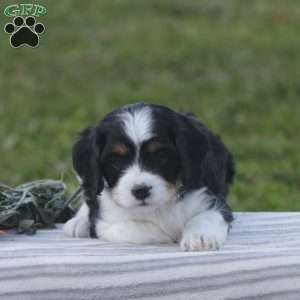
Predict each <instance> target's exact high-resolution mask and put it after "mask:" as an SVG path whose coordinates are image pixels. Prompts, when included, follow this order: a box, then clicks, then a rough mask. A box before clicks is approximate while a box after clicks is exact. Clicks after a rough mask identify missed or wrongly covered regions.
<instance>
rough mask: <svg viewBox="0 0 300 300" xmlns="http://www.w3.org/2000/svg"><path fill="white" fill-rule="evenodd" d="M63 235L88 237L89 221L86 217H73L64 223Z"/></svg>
mask: <svg viewBox="0 0 300 300" xmlns="http://www.w3.org/2000/svg"><path fill="white" fill-rule="evenodd" d="M64 234H65V236H70V237H78V238H85V237H89V221H88V218H84V217H75V218H72V219H70V220H69V221H68V222H67V223H65V225H64Z"/></svg>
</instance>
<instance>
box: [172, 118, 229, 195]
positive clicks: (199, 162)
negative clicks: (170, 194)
mask: <svg viewBox="0 0 300 300" xmlns="http://www.w3.org/2000/svg"><path fill="white" fill-rule="evenodd" d="M176 146H177V149H178V152H179V155H180V158H181V172H182V183H183V187H184V189H185V190H186V191H190V190H195V189H199V188H201V187H207V188H208V190H209V191H211V192H213V193H214V194H215V195H222V196H225V195H226V194H227V190H228V182H227V178H226V177H227V176H226V173H227V165H228V158H229V153H228V151H227V150H226V148H225V146H224V145H223V143H222V142H221V140H219V138H217V137H216V136H214V135H213V134H212V133H211V132H210V131H209V130H208V129H207V128H206V127H205V126H204V125H202V124H201V123H200V122H199V121H197V120H196V118H195V117H193V116H191V115H182V114H180V115H179V118H178V125H177V129H176Z"/></svg>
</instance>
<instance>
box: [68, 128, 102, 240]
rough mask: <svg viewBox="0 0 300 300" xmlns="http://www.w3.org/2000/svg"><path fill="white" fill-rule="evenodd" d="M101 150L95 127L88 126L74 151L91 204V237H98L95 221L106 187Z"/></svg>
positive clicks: (86, 195) (85, 192)
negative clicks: (100, 161)
mask: <svg viewBox="0 0 300 300" xmlns="http://www.w3.org/2000/svg"><path fill="white" fill-rule="evenodd" d="M100 152H101V149H100V145H99V143H98V142H97V132H96V128H95V127H88V128H87V129H85V130H84V131H83V132H82V133H81V135H80V138H79V140H78V141H77V142H76V143H75V144H74V146H73V151H72V159H73V166H74V169H75V171H76V172H77V173H78V175H79V176H80V178H81V180H82V187H83V190H84V194H85V197H86V203H87V205H88V206H89V218H90V236H91V237H96V230H95V221H96V218H97V216H98V213H99V203H98V201H97V196H98V195H99V194H100V193H101V192H102V190H103V187H104V181H103V177H102V171H101V169H100V164H99V156H100Z"/></svg>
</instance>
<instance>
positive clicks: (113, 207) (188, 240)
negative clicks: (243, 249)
mask: <svg viewBox="0 0 300 300" xmlns="http://www.w3.org/2000/svg"><path fill="white" fill-rule="evenodd" d="M210 197H211V196H209V195H208V194H207V193H206V191H205V189H200V190H198V191H194V192H191V193H189V194H187V195H186V196H185V198H184V199H182V200H180V201H179V202H176V201H175V199H174V201H168V202H165V203H163V204H161V205H159V206H139V207H133V208H132V207H131V208H124V207H120V206H119V205H118V204H117V203H116V202H115V201H114V200H113V199H112V197H111V193H110V192H109V191H107V190H104V191H103V193H102V195H101V204H100V207H101V218H100V219H99V220H98V222H97V224H96V230H97V235H98V237H99V238H100V239H103V240H107V241H112V242H129V243H137V244H145V243H170V242H180V245H181V247H182V249H184V250H186V251H201V250H215V249H218V248H219V247H220V246H221V245H222V244H223V243H224V242H225V239H226V236H227V231H228V224H227V223H226V222H225V221H224V219H223V217H222V215H221V214H220V212H219V211H217V210H214V209H208V207H209V203H210V199H211V198H210ZM99 201H100V199H99ZM75 220H76V221H75ZM87 221H88V209H87V207H86V204H83V207H82V208H81V209H80V210H79V212H78V214H77V215H76V216H75V217H74V218H73V219H71V220H70V221H68V222H67V223H66V225H65V234H66V235H68V236H75V237H82V233H83V232H86V236H88V231H87V229H86V223H87ZM77 227H83V228H77ZM79 233H80V235H79Z"/></svg>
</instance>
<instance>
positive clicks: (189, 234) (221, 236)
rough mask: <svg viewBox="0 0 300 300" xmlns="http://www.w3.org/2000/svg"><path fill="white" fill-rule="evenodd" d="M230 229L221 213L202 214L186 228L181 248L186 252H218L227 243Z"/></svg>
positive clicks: (209, 212) (205, 212)
mask: <svg viewBox="0 0 300 300" xmlns="http://www.w3.org/2000/svg"><path fill="white" fill-rule="evenodd" d="M228 228H229V225H228V223H227V222H226V221H225V220H224V218H223V216H222V214H221V212H220V211H218V210H214V209H211V210H207V211H204V212H201V213H199V214H198V215H196V216H195V217H193V218H192V219H191V220H189V221H188V222H187V223H186V225H185V226H184V229H183V234H182V239H181V242H180V246H181V248H182V249H183V250H185V251H206V250H217V249H219V248H220V247H221V246H222V245H223V243H224V242H225V240H226V237H227V233H228Z"/></svg>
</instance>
